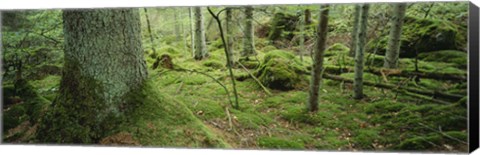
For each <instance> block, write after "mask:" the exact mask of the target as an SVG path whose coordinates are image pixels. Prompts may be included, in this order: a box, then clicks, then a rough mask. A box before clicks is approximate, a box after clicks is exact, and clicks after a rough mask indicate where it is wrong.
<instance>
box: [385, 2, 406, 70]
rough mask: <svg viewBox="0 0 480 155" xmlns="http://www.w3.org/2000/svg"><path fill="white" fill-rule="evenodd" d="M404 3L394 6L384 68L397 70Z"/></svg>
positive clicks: (404, 9)
mask: <svg viewBox="0 0 480 155" xmlns="http://www.w3.org/2000/svg"><path fill="white" fill-rule="evenodd" d="M406 6H407V4H406V3H398V4H395V5H394V8H393V17H392V20H391V24H392V25H391V27H390V38H389V40H388V47H387V52H386V53H385V63H384V65H383V67H385V68H397V67H398V57H399V55H400V42H401V41H400V37H401V34H402V25H403V18H404V17H405V11H406V9H407V8H406Z"/></svg>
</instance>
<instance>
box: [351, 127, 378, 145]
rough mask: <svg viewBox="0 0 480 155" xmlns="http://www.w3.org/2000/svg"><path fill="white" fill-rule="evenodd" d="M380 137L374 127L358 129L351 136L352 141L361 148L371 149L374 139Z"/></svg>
mask: <svg viewBox="0 0 480 155" xmlns="http://www.w3.org/2000/svg"><path fill="white" fill-rule="evenodd" d="M378 138H380V135H379V132H378V131H377V130H374V129H359V130H357V131H356V134H355V135H354V137H353V139H352V140H353V141H354V143H355V144H356V145H358V146H360V147H361V148H366V149H372V148H373V147H372V144H373V143H374V140H375V139H378Z"/></svg>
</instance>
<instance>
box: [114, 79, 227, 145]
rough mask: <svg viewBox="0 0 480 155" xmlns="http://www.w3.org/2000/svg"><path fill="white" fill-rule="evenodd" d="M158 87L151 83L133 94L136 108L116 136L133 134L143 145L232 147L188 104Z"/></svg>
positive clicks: (128, 114)
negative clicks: (124, 133) (125, 133)
mask: <svg viewBox="0 0 480 155" xmlns="http://www.w3.org/2000/svg"><path fill="white" fill-rule="evenodd" d="M157 87H159V86H158V84H157V83H155V82H153V81H147V83H146V84H145V86H144V87H143V88H142V89H141V90H140V91H137V92H133V94H132V95H131V98H130V99H129V100H130V101H131V102H132V103H136V106H135V108H132V110H130V111H128V112H126V118H127V121H126V122H125V123H123V124H121V125H120V127H118V128H117V129H116V130H115V131H116V133H121V132H127V133H130V134H131V135H132V137H133V139H135V140H136V141H139V143H140V145H143V146H156V147H158V146H161V147H189V148H191V147H194V148H205V147H210V148H212V147H213V148H229V147H230V145H229V144H228V143H226V142H225V141H224V140H223V139H222V138H221V137H219V136H218V135H216V134H215V133H213V132H212V131H211V130H210V129H209V128H208V127H207V126H206V125H205V124H203V122H201V121H200V120H199V119H198V118H197V117H195V115H194V114H193V113H192V111H190V109H189V108H188V107H187V106H186V105H184V103H181V102H179V101H178V100H176V99H175V98H174V97H171V96H168V95H164V94H163V93H161V92H159V90H158V88H157ZM114 134H115V133H114ZM114 134H112V135H114Z"/></svg>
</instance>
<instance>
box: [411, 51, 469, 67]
mask: <svg viewBox="0 0 480 155" xmlns="http://www.w3.org/2000/svg"><path fill="white" fill-rule="evenodd" d="M418 58H419V59H421V60H423V61H434V62H446V63H453V64H455V66H456V67H458V68H462V69H466V68H467V62H468V55H467V53H465V52H462V51H455V50H443V51H434V52H428V53H420V54H419V55H418Z"/></svg>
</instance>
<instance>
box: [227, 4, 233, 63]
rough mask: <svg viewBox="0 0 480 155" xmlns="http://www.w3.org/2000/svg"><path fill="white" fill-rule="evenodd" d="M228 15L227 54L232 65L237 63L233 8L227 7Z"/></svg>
mask: <svg viewBox="0 0 480 155" xmlns="http://www.w3.org/2000/svg"><path fill="white" fill-rule="evenodd" d="M226 11H227V13H226V14H227V17H226V20H225V21H226V28H227V52H228V53H227V54H228V56H229V58H230V59H229V60H230V61H229V62H228V63H230V66H231V67H233V66H234V65H235V63H234V61H235V57H234V56H233V17H232V8H227V10H226Z"/></svg>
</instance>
